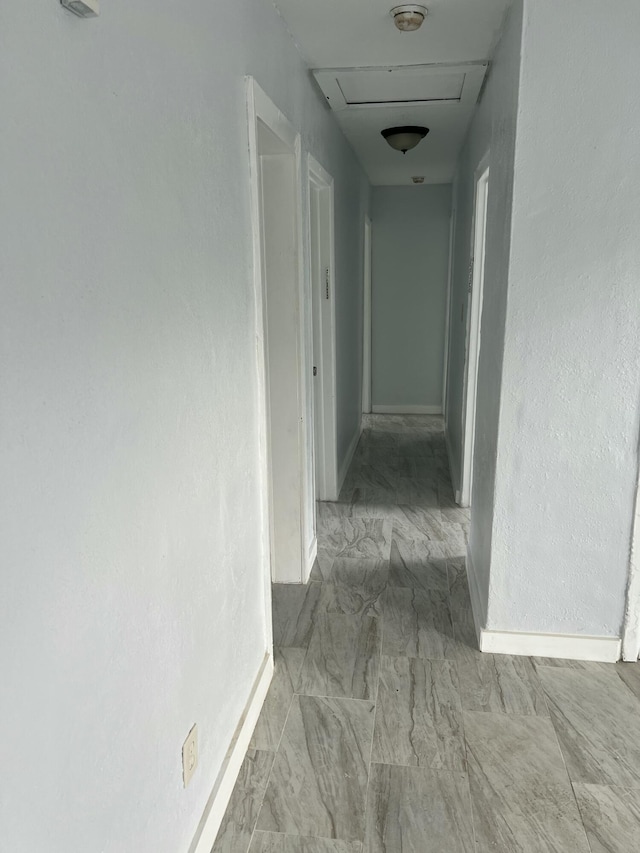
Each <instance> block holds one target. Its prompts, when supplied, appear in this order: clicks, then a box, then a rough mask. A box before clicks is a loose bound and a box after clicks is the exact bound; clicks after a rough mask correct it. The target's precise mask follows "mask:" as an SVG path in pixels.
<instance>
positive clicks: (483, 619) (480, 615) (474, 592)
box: [467, 545, 487, 648]
mask: <svg viewBox="0 0 640 853" xmlns="http://www.w3.org/2000/svg"><path fill="white" fill-rule="evenodd" d="M467 582H468V584H469V596H470V598H471V612H472V614H473V624H474V626H475V629H476V638H477V640H478V647H479V648H482V646H481V645H480V637H481V634H482V626H483V625H486V624H487V610H486V605H485V604H484V602H483V600H482V596H481V595H480V586H479V585H478V575H477V574H476V568H475V565H474V563H473V557H472V556H471V550H470V548H469V546H468V545H467Z"/></svg>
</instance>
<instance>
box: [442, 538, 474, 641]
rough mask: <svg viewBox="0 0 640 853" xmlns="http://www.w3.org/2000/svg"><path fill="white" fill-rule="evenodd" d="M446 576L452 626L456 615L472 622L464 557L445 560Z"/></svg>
mask: <svg viewBox="0 0 640 853" xmlns="http://www.w3.org/2000/svg"><path fill="white" fill-rule="evenodd" d="M443 550H444V549H443ZM447 576H448V579H449V604H450V606H451V613H452V615H453V617H454V625H455V616H456V614H457V615H459V616H460V617H461V618H466V619H467V620H472V619H473V611H472V609H471V595H470V593H469V583H468V581H467V568H466V564H465V559H464V557H458V558H451V559H448V560H447Z"/></svg>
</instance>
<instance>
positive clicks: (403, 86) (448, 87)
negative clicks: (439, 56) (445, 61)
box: [313, 62, 488, 112]
mask: <svg viewBox="0 0 640 853" xmlns="http://www.w3.org/2000/svg"><path fill="white" fill-rule="evenodd" d="M487 65H488V63H487V62H466V63H464V64H463V65H408V66H391V67H384V68H379V67H374V68H317V69H316V70H315V71H314V72H313V76H314V77H315V78H316V80H317V82H318V85H319V86H320V88H321V89H322V91H323V92H324V96H325V98H326V99H327V102H328V103H329V105H330V106H331V109H332V110H335V111H336V112H337V111H339V110H349V109H363V108H372V107H378V106H380V105H382V104H430V103H435V102H439V103H448V104H461V105H464V106H469V105H470V104H471V105H474V104H475V103H476V100H477V98H478V93H479V91H480V87H481V86H482V81H483V80H484V75H485V73H486V70H487Z"/></svg>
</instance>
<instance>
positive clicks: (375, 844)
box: [363, 764, 474, 853]
mask: <svg viewBox="0 0 640 853" xmlns="http://www.w3.org/2000/svg"><path fill="white" fill-rule="evenodd" d="M363 851H364V853H474V843H473V826H472V822H471V815H470V808H469V787H468V782H467V777H466V775H465V774H464V773H450V772H445V771H440V772H435V771H433V770H427V769H425V768H422V767H391V766H387V765H383V764H373V765H372V767H371V779H370V782H369V794H368V797H367V829H366V835H365V842H364V847H363Z"/></svg>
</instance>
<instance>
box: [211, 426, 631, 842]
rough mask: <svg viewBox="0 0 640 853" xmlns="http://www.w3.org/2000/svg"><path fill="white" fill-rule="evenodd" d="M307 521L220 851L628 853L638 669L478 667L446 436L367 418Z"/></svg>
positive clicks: (525, 663)
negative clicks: (337, 482) (307, 573)
mask: <svg viewBox="0 0 640 853" xmlns="http://www.w3.org/2000/svg"><path fill="white" fill-rule="evenodd" d="M318 515H319V517H318V527H319V529H318V542H319V553H318V559H317V562H316V565H315V567H314V571H313V574H312V579H311V582H310V583H309V584H308V585H307V586H293V585H291V586H286V585H280V586H276V587H275V588H274V599H273V614H274V643H275V647H276V648H275V660H276V673H275V677H274V681H273V683H272V686H271V689H270V692H269V695H268V697H267V701H266V703H265V706H264V708H263V712H262V715H261V717H260V720H259V722H258V726H257V728H256V731H255V733H254V737H253V741H252V745H251V748H250V750H249V752H248V754H247V757H246V759H245V762H244V764H243V767H242V770H241V772H240V776H239V778H238V781H237V784H236V788H235V791H234V794H233V796H232V798H231V801H230V804H229V807H228V809H227V813H226V816H225V818H224V820H223V823H222V825H221V828H220V831H219V834H218V838H217V841H216V844H215V847H214V851H215V853H246V851H247V850H249V849H250V851H251V853H348V851H351V853H360V851H361V850H362V851H363V853H364V851H366V853H401V851H402V853H472V851H478V853H489V851H492V852H493V853H515V851H521V852H522V853H550V852H551V851H554V853H556V851H557V853H601V851H607V853H628V851H632V850H636V849H638V845H639V839H640V674H639V671H638V666H637V665H634V664H626V665H625V664H620V665H613V664H599V663H581V662H571V661H562V660H554V661H552V660H546V659H545V660H542V659H530V658H523V657H510V656H506V655H496V656H494V655H487V654H484V655H481V654H480V652H478V651H477V650H476V646H475V635H474V628H473V617H472V614H471V603H470V598H469V592H468V589H467V582H466V573H465V567H464V554H465V552H466V536H467V532H468V511H467V510H461V509H460V508H457V507H456V506H455V504H454V501H453V495H452V493H451V486H450V481H449V472H448V463H447V455H446V448H445V442H444V435H443V430H442V421H441V419H440V418H437V417H419V416H381V415H368V416H365V430H364V432H363V435H362V438H361V440H360V443H359V446H358V449H357V451H356V455H355V458H354V460H353V463H352V465H351V469H350V471H349V473H348V475H347V479H346V482H345V485H344V487H343V490H342V493H341V496H340V501H339V502H338V503H334V504H328V503H327V504H320V505H319V513H318ZM363 841H364V845H363V846H362V842H363Z"/></svg>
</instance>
